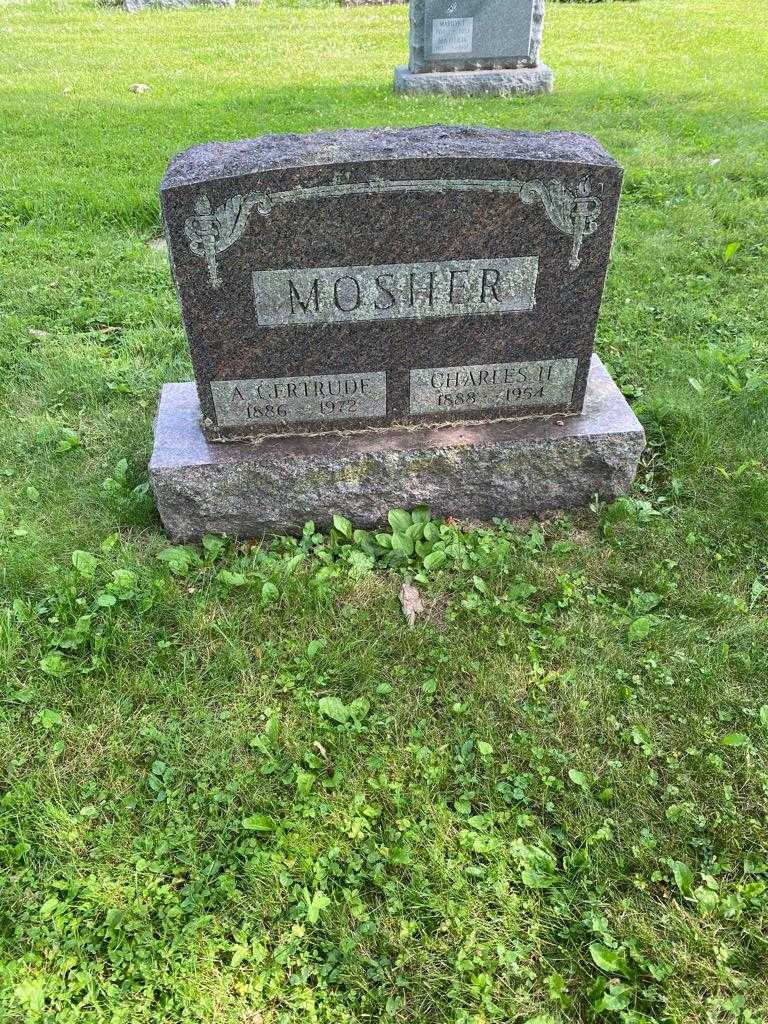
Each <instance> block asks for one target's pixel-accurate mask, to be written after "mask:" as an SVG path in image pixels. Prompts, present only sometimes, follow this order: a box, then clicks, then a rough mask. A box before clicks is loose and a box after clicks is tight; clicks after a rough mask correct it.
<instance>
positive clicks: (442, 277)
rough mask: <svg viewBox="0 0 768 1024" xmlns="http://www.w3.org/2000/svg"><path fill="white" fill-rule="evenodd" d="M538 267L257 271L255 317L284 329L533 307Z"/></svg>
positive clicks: (519, 260) (501, 262)
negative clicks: (293, 326)
mask: <svg viewBox="0 0 768 1024" xmlns="http://www.w3.org/2000/svg"><path fill="white" fill-rule="evenodd" d="M537 271H538V260H537V259H536V257H535V256H523V257H516V258H514V259H493V258H489V259H485V260H465V261H461V260H452V261H446V262H443V263H390V264H385V265H383V266H378V267H312V268H310V269H307V270H298V269H291V270H258V271H255V272H254V275H253V294H254V301H255V305H256V319H257V321H258V323H259V324H260V325H261V326H262V327H279V326H285V325H288V324H331V323H356V322H359V321H362V320H420V319H423V318H424V317H433V316H439V317H443V316H468V315H470V314H472V313H474V314H476V315H478V316H487V315H488V314H491V313H509V312H512V311H514V310H527V309H533V306H534V303H535V290H536V273H537Z"/></svg>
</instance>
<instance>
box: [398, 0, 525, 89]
mask: <svg viewBox="0 0 768 1024" xmlns="http://www.w3.org/2000/svg"><path fill="white" fill-rule="evenodd" d="M543 18H544V0H411V4H410V59H409V69H410V70H411V71H412V72H420V71H472V70H476V69H481V68H486V69H487V68H521V67H534V66H535V64H536V61H537V57H538V51H539V45H540V43H541V29H542V22H543Z"/></svg>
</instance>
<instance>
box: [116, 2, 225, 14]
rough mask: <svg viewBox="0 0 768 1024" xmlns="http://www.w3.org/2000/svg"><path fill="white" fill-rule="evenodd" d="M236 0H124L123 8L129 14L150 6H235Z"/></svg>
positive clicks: (171, 8)
mask: <svg viewBox="0 0 768 1024" xmlns="http://www.w3.org/2000/svg"><path fill="white" fill-rule="evenodd" d="M234 6H235V0H123V10H125V11H127V12H128V13H129V14H137V13H138V12H139V11H143V10H146V9H147V8H148V7H150V8H162V9H165V10H179V9H182V8H185V7H234Z"/></svg>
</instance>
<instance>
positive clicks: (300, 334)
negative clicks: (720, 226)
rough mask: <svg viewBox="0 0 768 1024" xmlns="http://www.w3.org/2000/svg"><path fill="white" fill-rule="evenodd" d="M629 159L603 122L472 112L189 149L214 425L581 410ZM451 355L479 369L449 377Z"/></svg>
mask: <svg viewBox="0 0 768 1024" xmlns="http://www.w3.org/2000/svg"><path fill="white" fill-rule="evenodd" d="M446 31H448V30H446ZM451 31H453V29H451ZM457 31H459V30H458V29H457ZM621 175H622V172H621V168H620V167H619V166H618V164H617V163H616V162H615V161H614V160H613V159H612V158H611V157H610V156H609V155H608V154H607V153H606V152H605V151H604V150H603V149H602V147H601V146H600V145H599V144H598V143H597V142H596V141H595V140H594V139H592V138H590V137H589V136H580V135H572V134H566V133H545V134H535V133H529V132H510V131H499V130H493V129H487V128H470V127H456V128H452V127H443V126H437V127H429V128H410V129H409V128H398V129H370V130H366V131H347V132H325V133H323V132H319V133H315V134H312V135H308V136H295V135H288V136H264V137H262V138H259V139H251V140H245V141H243V142H235V143H208V144H206V145H203V146H197V147H194V148H193V149H191V150H188V151H187V152H186V153H182V154H180V155H179V156H177V157H174V158H173V160H172V161H171V163H170V165H169V168H168V171H167V172H166V175H165V178H164V180H163V184H162V188H161V200H162V209H163V218H164V221H165V227H166V235H167V238H168V242H169V252H170V257H171V264H172V268H173V274H174V279H175V282H176V287H177V290H178V294H179V299H180V302H181V310H182V318H183V321H184V327H185V329H186V332H187V337H188V339H189V344H190V350H191V355H192V363H193V367H194V370H195V377H196V380H197V386H198V393H199V396H200V404H201V408H202V415H203V429H204V431H205V433H206V436H207V437H208V438H209V439H212V440H228V439H231V438H240V437H244V436H250V435H258V434H260V433H265V432H270V433H271V432H292V433H295V432H301V431H308V432H315V431H317V430H325V429H329V430H363V429H370V428H376V427H383V426H386V425H387V424H389V423H406V424H407V423H418V422H421V421H425V422H436V423H439V422H443V421H452V420H456V419H466V418H475V419H476V418H478V417H479V418H485V417H496V416H500V415H501V416H512V417H513V416H530V415H532V414H535V415H551V414H567V413H577V412H578V411H579V410H580V408H581V403H582V400H583V396H584V389H585V385H586V377H587V372H588V366H589V358H590V355H591V353H592V347H593V342H594V335H595V327H596V323H597V316H598V311H599V306H600V298H601V294H602V289H603V283H604V280H605V274H606V269H607V263H608V256H609V252H610V246H611V239H612V235H613V226H614V221H615V217H616V210H617V205H618V199H619V191H620V186H621ZM451 368H454V371H453V372H455V373H458V372H462V373H463V374H464V375H465V378H464V379H463V383H462V384H461V386H459V385H458V384H456V386H454V385H452V384H448V383H445V384H439V383H436V382H437V381H438V380H439V379H442V378H438V377H436V376H435V374H439V373H444V374H450V372H451ZM542 368H548V369H547V371H546V372H547V373H548V374H549V376H548V377H547V380H546V381H545V380H543V379H542V380H539V381H538V382H536V381H534V380H533V376H534V375H535V373H537V372H539V371H541V372H544V370H543V369H542ZM477 373H480V374H483V373H485V374H492V375H493V374H496V375H497V376H496V377H487V378H486V377H482V376H481V377H478V376H477ZM424 374H427V375H428V376H427V377H425V376H424ZM467 374H469V375H470V376H469V377H467V376H466V375H467ZM500 374H501V375H504V374H506V376H503V379H502V376H498V375H500ZM515 374H517V377H515ZM521 374H524V376H525V379H523V376H521ZM473 375H474V376H473ZM529 377H530V379H529ZM445 380H446V381H451V380H453V378H452V377H450V376H446V377H445ZM467 381H468V382H469V383H468V384H467ZM354 382H357V383H356V384H355V383H354ZM534 384H535V387H534ZM353 387H354V388H356V390H355V391H354V392H349V391H347V390H343V393H342V391H339V392H338V393H334V390H333V389H334V388H343V389H348V388H353ZM318 389H319V390H318ZM459 394H461V395H465V396H466V395H472V396H474V397H472V398H466V397H465V399H463V400H459V398H458V397H457V396H458V395H459Z"/></svg>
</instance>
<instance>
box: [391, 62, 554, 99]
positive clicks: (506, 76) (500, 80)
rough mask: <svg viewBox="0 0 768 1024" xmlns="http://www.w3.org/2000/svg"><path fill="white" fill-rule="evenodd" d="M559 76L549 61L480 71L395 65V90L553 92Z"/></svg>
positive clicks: (504, 93) (505, 93)
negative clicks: (417, 68)
mask: <svg viewBox="0 0 768 1024" xmlns="http://www.w3.org/2000/svg"><path fill="white" fill-rule="evenodd" d="M554 83H555V76H554V73H553V72H552V69H551V68H550V67H548V66H547V65H546V64H538V65H537V66H536V67H535V68H494V69H492V70H480V71H423V72H419V73H414V72H411V71H409V70H408V68H407V66H406V65H404V64H402V65H400V66H399V67H396V68H395V92H397V93H401V94H402V95H406V96H425V95H438V96H535V95H538V94H541V93H550V92H552V89H553V88H554Z"/></svg>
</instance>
